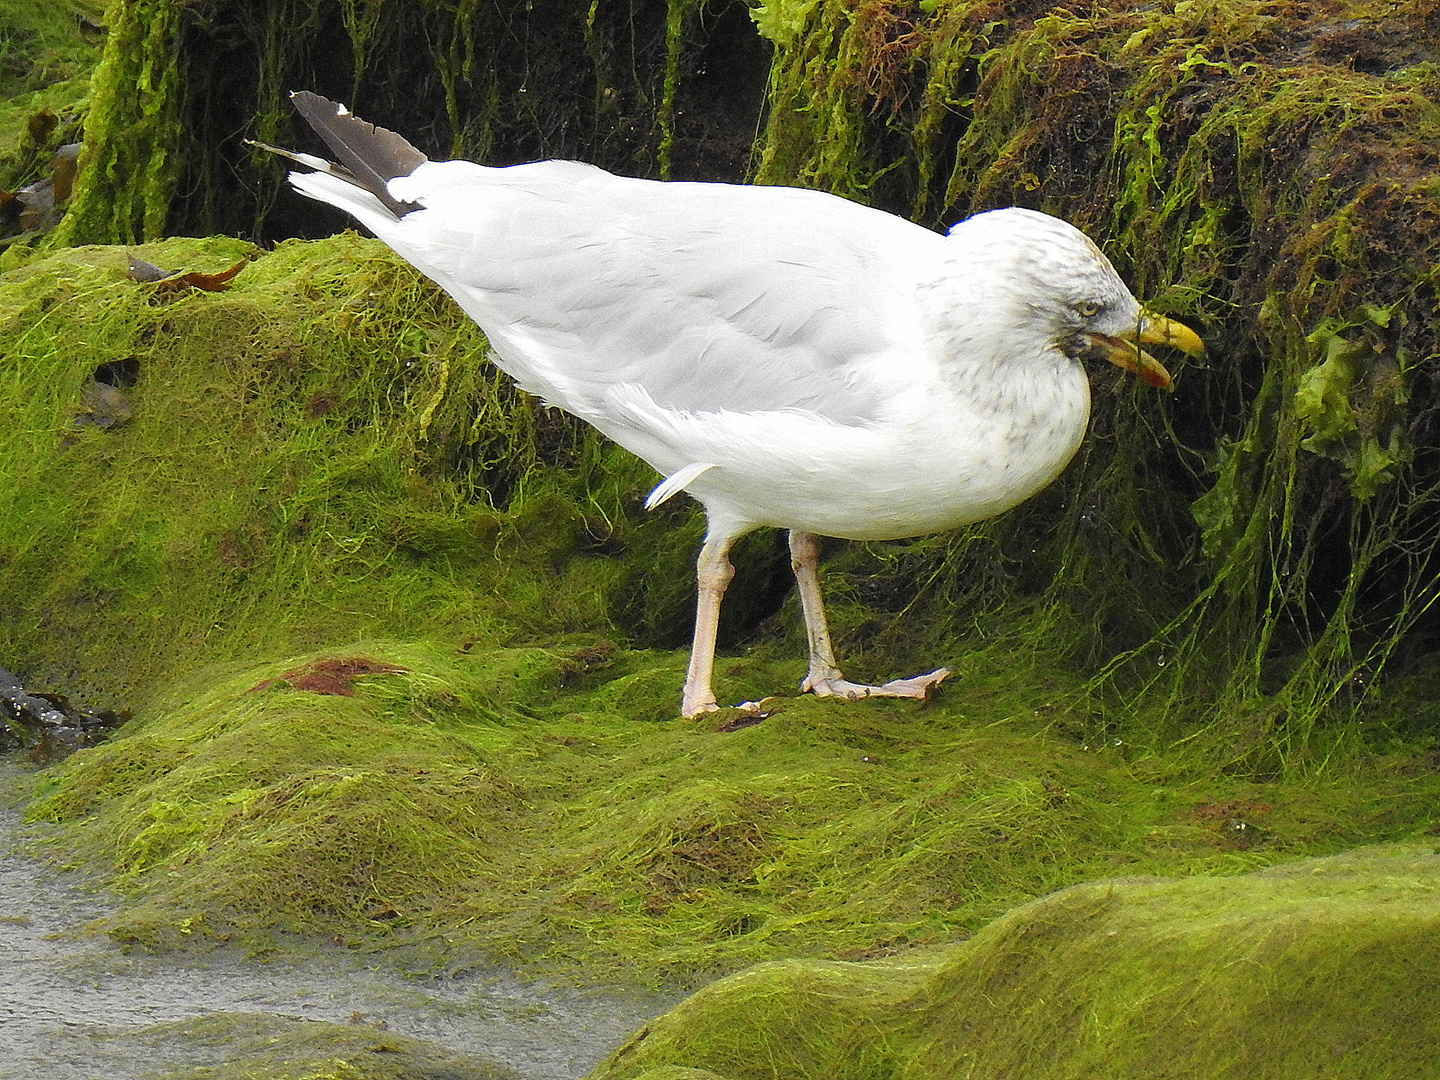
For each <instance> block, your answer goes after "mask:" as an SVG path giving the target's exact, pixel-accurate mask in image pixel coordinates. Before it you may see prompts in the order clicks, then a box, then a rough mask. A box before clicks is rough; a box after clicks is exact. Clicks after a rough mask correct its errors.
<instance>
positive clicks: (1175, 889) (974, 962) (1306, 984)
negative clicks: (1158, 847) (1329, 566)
mask: <svg viewBox="0 0 1440 1080" xmlns="http://www.w3.org/2000/svg"><path fill="white" fill-rule="evenodd" d="M1437 872H1440V857H1437V855H1436V852H1435V850H1434V845H1433V844H1432V845H1423V846H1408V847H1407V846H1397V847H1380V848H1369V849H1363V850H1360V851H1356V852H1352V853H1350V854H1347V855H1342V856H1336V857H1333V858H1328V859H1315V860H1307V861H1304V862H1299V863H1294V864H1291V865H1290V866H1287V867H1284V868H1283V869H1274V870H1267V871H1263V872H1259V873H1252V874H1247V875H1244V876H1240V877H1231V878H1223V879H1213V878H1202V879H1191V880H1187V881H1163V880H1156V879H1117V880H1114V881H1102V882H1096V883H1093V884H1089V885H1083V886H1080V887H1077V888H1073V889H1068V890H1065V891H1063V892H1059V893H1056V894H1054V895H1051V896H1048V897H1046V898H1044V899H1042V900H1038V901H1036V902H1035V903H1032V904H1028V905H1025V906H1024V907H1020V908H1017V909H1016V910H1014V911H1011V912H1009V913H1007V914H1006V915H1005V916H1003V917H1002V918H1000V919H997V920H996V921H995V922H993V923H991V924H990V925H989V926H987V927H985V929H983V930H982V931H980V932H979V933H978V934H976V935H975V937H974V939H973V940H970V941H967V942H964V943H962V944H959V945H955V946H952V947H950V948H948V949H944V950H938V951H935V952H932V953H928V954H920V955H917V956H910V957H904V958H897V959H894V960H886V961H877V962H871V963H864V964H838V963H820V962H800V961H796V962H790V963H779V964H768V965H764V966H762V967H757V968H753V969H751V970H749V971H745V972H742V973H740V974H738V975H734V976H731V977H730V978H728V979H724V980H722V981H720V982H717V983H715V984H713V985H711V986H709V987H707V988H706V989H705V990H703V991H701V992H700V993H698V994H696V995H695V996H694V997H692V998H690V999H689V1000H688V1001H686V1002H684V1003H682V1004H681V1005H679V1006H677V1007H676V1008H675V1009H674V1010H673V1011H671V1012H670V1013H668V1014H666V1015H665V1016H663V1017H661V1018H660V1019H658V1020H656V1021H655V1022H653V1023H651V1024H649V1025H648V1026H647V1027H646V1028H644V1029H643V1030H642V1031H641V1032H639V1033H638V1034H637V1035H636V1036H635V1037H634V1038H632V1039H631V1041H630V1042H629V1043H627V1044H626V1045H625V1046H623V1047H621V1048H620V1049H619V1050H618V1051H616V1053H615V1054H614V1055H613V1056H612V1057H611V1058H610V1060H609V1061H608V1062H607V1063H606V1064H605V1065H604V1066H602V1067H601V1068H600V1069H598V1070H597V1071H596V1072H595V1073H594V1074H593V1076H594V1078H595V1080H630V1078H634V1080H660V1078H661V1077H666V1078H669V1077H679V1076H689V1075H691V1074H690V1073H687V1072H684V1071H681V1070H683V1069H685V1068H696V1069H700V1070H704V1071H702V1072H700V1074H699V1075H703V1076H707V1077H709V1076H719V1077H724V1078H725V1080H778V1078H781V1077H784V1078H787V1080H799V1078H802V1077H810V1078H814V1080H826V1078H830V1077H837V1076H854V1077H861V1076H863V1077H882V1076H883V1077H893V1078H897V1080H901V1078H904V1080H911V1078H913V1080H922V1078H924V1080H936V1078H941V1077H947V1078H948V1077H970V1076H1023V1077H1026V1078H1027V1080H1072V1078H1073V1080H1081V1078H1090V1077H1111V1076H1113V1077H1133V1076H1147V1077H1190V1076H1204V1077H1207V1078H1214V1080H1230V1078H1233V1080H1254V1078H1256V1077H1265V1078H1267V1080H1282V1078H1290V1077H1293V1078H1295V1080H1309V1078H1311V1077H1315V1076H1327V1077H1335V1078H1337V1080H1341V1078H1345V1080H1349V1078H1365V1080H1380V1078H1394V1080H1401V1078H1407V1080H1408V1078H1412V1077H1414V1078H1418V1077H1433V1076H1436V1075H1440V1073H1437V1063H1436V1059H1435V1046H1436V1045H1437V1042H1440V978H1437V977H1436V974H1435V972H1436V970H1437V962H1440V896H1437V894H1436V888H1435V881H1436V875H1437Z"/></svg>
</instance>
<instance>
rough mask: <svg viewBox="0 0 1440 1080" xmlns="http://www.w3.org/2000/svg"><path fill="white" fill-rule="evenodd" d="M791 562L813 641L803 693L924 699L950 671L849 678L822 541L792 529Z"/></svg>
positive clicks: (806, 627)
mask: <svg viewBox="0 0 1440 1080" xmlns="http://www.w3.org/2000/svg"><path fill="white" fill-rule="evenodd" d="M790 565H791V567H792V568H793V569H794V571H795V584H796V585H797V586H798V587H799V590H800V609H801V611H803V612H804V614H805V636H806V638H808V639H809V643H810V671H809V674H807V675H806V676H805V681H804V682H802V683H801V684H800V689H801V691H802V692H803V691H806V690H808V691H810V692H812V693H814V694H815V695H816V696H818V697H840V698H847V699H849V700H851V701H854V700H856V699H858V698H866V697H905V698H923V697H925V696H926V695H927V694H928V693H929V692H930V688H931V687H932V686H935V685H936V684H938V683H939V682H941V681H942V680H943V679H945V678H946V676H948V675H949V674H950V669H949V668H939V669H937V670H935V671H932V672H930V674H928V675H916V676H915V677H914V678H913V679H893V680H891V681H890V682H887V683H884V684H883V685H881V686H864V685H862V684H860V683H852V682H850V681H848V680H847V679H846V678H845V677H844V676H843V675H842V674H841V673H840V668H839V667H838V666H837V665H836V663H835V646H834V645H833V644H832V642H831V640H830V626H829V623H828V622H827V621H826V618H825V601H824V599H823V598H822V597H821V595H820V575H819V570H818V568H819V565H820V542H819V541H818V540H817V539H816V538H815V534H814V533H807V532H799V531H798V530H792V531H791V533H790ZM697 633H698V630H697Z"/></svg>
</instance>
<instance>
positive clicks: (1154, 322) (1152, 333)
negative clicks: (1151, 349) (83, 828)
mask: <svg viewBox="0 0 1440 1080" xmlns="http://www.w3.org/2000/svg"><path fill="white" fill-rule="evenodd" d="M1086 336H1087V337H1089V338H1090V340H1091V341H1093V342H1094V343H1095V345H1096V347H1097V348H1098V349H1099V350H1100V352H1101V354H1102V355H1103V356H1104V357H1105V359H1106V360H1109V361H1110V362H1111V363H1112V364H1114V365H1115V366H1116V367H1122V368H1124V369H1125V370H1126V371H1133V372H1135V374H1136V375H1139V376H1140V378H1141V379H1143V380H1144V381H1145V382H1147V383H1149V384H1150V385H1151V386H1157V387H1159V388H1160V389H1161V390H1172V389H1174V380H1173V379H1171V378H1170V373H1169V372H1168V371H1166V370H1165V365H1164V364H1162V363H1160V361H1159V360H1156V359H1155V358H1154V357H1153V356H1151V355H1150V354H1149V353H1147V352H1146V351H1145V350H1144V349H1142V348H1140V345H1141V344H1145V345H1166V346H1169V347H1170V348H1172V349H1179V350H1180V351H1181V352H1183V353H1187V354H1188V355H1190V356H1204V355H1205V343H1204V342H1203V341H1201V340H1200V335H1199V334H1197V333H1195V331H1194V330H1191V329H1190V328H1189V327H1188V326H1186V325H1185V324H1184V323H1179V322H1176V321H1175V320H1174V319H1167V318H1166V317H1165V316H1164V315H1150V314H1146V315H1144V316H1142V317H1141V320H1140V325H1139V327H1137V328H1136V331H1135V332H1134V333H1133V334H1126V335H1125V336H1124V337H1111V336H1110V335H1109V334H1093V333H1092V334H1088V335H1086Z"/></svg>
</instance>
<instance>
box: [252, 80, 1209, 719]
mask: <svg viewBox="0 0 1440 1080" xmlns="http://www.w3.org/2000/svg"><path fill="white" fill-rule="evenodd" d="M291 100H292V101H293V103H294V105H295V106H296V108H297V109H298V110H299V112H300V114H301V115H302V116H303V117H304V118H305V120H306V121H307V122H308V123H309V124H310V125H311V127H313V128H314V129H315V131H316V132H317V133H318V134H319V135H320V136H321V138H322V139H323V140H324V141H325V143H326V144H327V145H328V146H329V148H330V150H331V152H332V153H333V154H334V155H335V156H336V158H338V163H331V162H330V161H327V160H326V159H324V158H320V157H316V156H314V155H310V154H297V153H292V152H290V151H285V150H280V149H278V148H276V147H272V146H268V145H265V144H256V145H258V146H260V147H261V148H262V149H264V150H270V151H274V152H276V153H279V154H281V155H283V156H285V157H287V158H289V159H290V160H292V161H295V162H296V163H298V164H300V165H302V166H304V167H305V168H306V169H307V170H309V171H306V172H300V171H293V172H291V173H290V174H289V181H290V183H291V184H292V185H294V187H295V188H296V189H297V190H299V191H300V192H301V193H302V194H304V195H307V196H309V197H310V198H313V199H317V200H319V201H320V202H324V203H329V204H330V205H332V206H335V207H338V208H340V209H341V210H344V211H347V212H348V213H349V214H351V215H353V216H354V217H355V218H356V219H357V220H358V221H359V222H360V223H361V224H363V225H364V226H365V227H366V228H367V229H369V230H370V231H371V232H373V233H374V234H375V235H376V236H377V237H379V238H380V239H381V240H383V241H384V242H385V243H386V244H388V245H389V246H390V247H391V248H393V249H394V250H395V251H396V252H397V253H398V254H399V255H400V256H401V257H402V258H404V259H405V260H406V261H407V262H409V263H411V264H412V265H414V266H415V267H416V268H417V269H419V270H420V271H421V272H422V273H424V274H425V275H426V276H427V277H429V278H431V279H432V280H433V281H435V282H436V284H438V285H439V286H440V287H441V288H442V289H444V290H445V291H446V292H447V293H449V294H450V296H451V297H453V298H454V299H455V301H456V302H457V303H458V304H459V305H460V307H461V308H463V309H464V311H465V313H466V314H467V315H469V316H470V318H471V319H473V320H474V321H475V322H476V323H477V324H478V325H479V326H480V328H481V329H482V330H483V331H484V333H485V335H486V337H487V338H488V339H489V343H490V346H491V348H492V350H493V360H494V362H495V363H496V364H497V365H498V366H499V367H500V368H501V369H502V370H503V371H505V372H506V373H507V374H508V375H509V376H510V377H511V378H512V379H513V380H514V381H515V383H516V385H517V386H519V387H520V388H521V389H523V390H525V391H528V392H529V393H531V394H534V395H536V396H537V397H539V398H541V399H542V400H543V401H544V402H546V403H547V404H550V405H555V406H558V407H559V408H561V409H564V410H566V411H567V412H570V413H572V414H574V415H575V416H578V417H580V418H581V419H582V420H585V421H586V422H587V423H589V424H591V425H593V426H594V427H595V428H597V429H598V430H599V431H600V432H602V433H603V434H605V435H606V436H608V437H609V438H611V439H613V440H614V441H615V442H617V443H619V444H620V445H621V446H623V447H625V448H626V449H628V450H630V451H631V452H633V453H635V454H636V455H638V456H639V457H641V458H643V459H644V460H645V461H647V462H648V463H649V464H650V465H652V466H653V467H654V468H655V469H656V471H657V472H659V473H660V475H661V476H662V477H663V479H662V480H661V482H660V484H659V485H658V486H657V487H656V488H655V489H654V491H653V492H651V494H650V497H649V499H648V500H647V501H646V504H645V505H646V506H647V508H648V507H655V506H658V505H660V504H661V503H663V502H665V501H666V500H667V499H670V498H672V497H673V496H675V495H676V494H678V493H680V492H682V491H683V492H686V493H687V494H689V495H690V496H692V497H693V498H694V499H696V500H698V501H699V502H700V504H701V505H702V506H703V507H704V508H705V514H706V519H707V531H706V535H705V541H704V544H703V546H702V547H701V549H700V555H699V559H698V560H697V563H696V581H697V585H698V602H697V607H696V615H695V637H694V645H693V648H692V650H691V653H690V664H689V669H688V671H687V673H686V677H685V685H684V690H683V693H682V697H681V713H682V714H683V715H684V716H685V717H696V716H699V715H702V714H704V713H708V712H711V711H713V710H715V709H717V708H719V705H718V703H717V700H716V696H715V690H714V684H713V673H714V664H715V636H716V629H717V625H718V621H719V614H720V604H721V600H722V598H723V597H724V595H725V589H726V586H727V585H728V584H729V583H730V580H731V578H732V577H733V575H734V568H733V567H732V566H731V563H730V560H729V558H728V553H729V551H730V549H731V547H732V545H733V544H734V543H735V541H736V540H737V539H739V538H740V537H741V536H744V535H745V534H747V533H749V532H751V531H753V530H755V529H759V528H762V527H767V526H768V527H773V528H781V529H787V530H789V542H790V555H791V562H792V565H793V568H794V571H795V578H796V583H797V586H798V591H799V596H800V604H801V608H802V610H803V613H804V621H805V630H806V637H807V639H808V645H809V671H808V673H807V674H806V676H805V679H804V681H803V682H802V683H801V687H800V688H801V691H802V692H804V691H809V692H811V693H814V694H816V695H819V696H822V697H836V698H842V699H850V700H854V699H860V698H869V697H898V698H924V697H926V696H927V694H928V693H929V692H930V690H931V688H932V687H934V686H935V685H936V684H937V683H939V682H940V681H941V680H943V679H945V678H946V677H947V676H948V675H949V674H950V671H949V669H948V668H943V667H942V668H939V669H938V670H936V671H932V672H930V673H928V674H925V675H918V676H915V677H913V678H907V679H895V680H893V681H890V682H886V683H883V684H880V685H878V686H869V685H864V684H861V683H855V682H851V681H850V680H848V679H846V678H845V676H844V675H843V674H842V673H841V670H840V667H839V665H838V663H837V662H836V659H835V650H834V645H833V643H832V640H831V636H830V630H829V627H828V623H827V620H826V616H825V607H824V602H823V600H822V598H821V590H820V580H819V573H818V563H819V555H820V548H819V542H818V539H817V538H818V537H819V536H834V537H842V538H846V539H851V540H894V539H899V538H902V537H912V536H920V535H925V534H929V533H935V532H941V531H944V530H950V529H955V528H957V527H959V526H962V525H969V524H971V523H973V522H977V521H981V520H984V519H986V518H990V517H993V516H995V515H996V514H1000V513H1003V512H1004V511H1006V510H1008V509H1010V508H1011V507H1013V506H1016V505H1017V504H1019V503H1021V502H1023V501H1024V500H1026V499H1028V498H1030V496H1032V495H1034V494H1035V493H1036V492H1038V491H1040V490H1041V489H1042V488H1044V487H1045V486H1046V485H1048V484H1049V483H1050V482H1051V481H1053V480H1054V479H1055V478H1056V477H1057V476H1058V475H1059V474H1060V472H1061V470H1063V469H1064V467H1065V466H1066V464H1067V463H1068V462H1069V461H1070V458H1071V457H1072V456H1073V455H1074V453H1075V451H1076V449H1077V448H1078V447H1079V445H1080V441H1081V437H1082V436H1083V434H1084V432H1085V427H1086V424H1087V422H1088V419H1089V412H1090V385H1089V380H1088V378H1087V375H1086V372H1085V369H1084V367H1083V366H1082V361H1085V360H1088V359H1092V358H1095V359H1103V360H1108V361H1109V362H1111V363H1113V364H1116V365H1118V366H1120V367H1122V368H1125V369H1128V370H1130V371H1133V372H1135V373H1136V374H1137V375H1138V376H1139V377H1140V378H1141V379H1143V380H1144V381H1145V382H1147V383H1150V384H1152V385H1154V386H1157V387H1162V388H1169V387H1170V384H1171V379H1170V375H1169V374H1168V372H1167V371H1166V370H1165V368H1164V367H1163V366H1162V365H1161V364H1160V363H1159V362H1158V361H1156V360H1155V359H1154V358H1153V357H1151V356H1150V355H1149V354H1148V353H1146V352H1145V351H1143V350H1142V349H1141V347H1140V346H1141V345H1142V344H1149V345H1163V346H1171V347H1175V348H1178V349H1180V350H1182V351H1183V352H1186V353H1188V354H1191V355H1195V356H1199V355H1203V351H1204V349H1203V345H1202V344H1201V341H1200V338H1199V337H1198V336H1197V335H1196V334H1195V332H1194V331H1192V330H1191V329H1190V328H1188V327H1187V326H1185V325H1183V324H1181V323H1179V322H1175V321H1173V320H1170V319H1167V318H1165V317H1163V316H1160V315H1157V314H1153V313H1150V312H1146V311H1144V310H1142V308H1141V306H1140V304H1139V302H1138V301H1136V299H1135V298H1134V296H1132V295H1131V293H1130V291H1129V290H1128V289H1127V288H1126V287H1125V285H1124V283H1123V282H1122V281H1121V280H1120V277H1119V275H1118V274H1116V272H1115V269H1114V267H1113V266H1111V264H1110V261H1109V260H1108V259H1107V258H1106V257H1105V255H1104V254H1103V253H1102V252H1101V251H1100V249H1099V248H1098V247H1097V246H1096V245H1095V244H1094V243H1093V242H1092V241H1091V240H1090V239H1089V238H1088V237H1086V236H1085V234H1084V233H1082V232H1080V230H1078V229H1076V228H1074V227H1073V226H1071V225H1069V224H1067V223H1066V222H1064V221H1061V220H1060V219H1058V218H1055V217H1051V216H1050V215H1048V214H1042V213H1039V212H1037V211H1034V210H1025V209H1018V208H1010V209H1002V210H992V211H989V212H986V213H980V214H976V215H974V216H973V217H970V218H967V219H966V220H964V221H962V222H960V223H959V224H958V225H956V226H954V227H953V228H952V229H950V230H949V232H948V234H944V235H942V234H940V233H937V232H934V231H932V230H930V229H926V228H924V227H922V226H920V225H916V224H914V223H913V222H910V221H907V220H905V219H904V218H901V217H897V216H895V215H893V214H888V213H885V212H883V211H880V210H876V209H872V208H870V207H866V206H862V205H860V204H858V203H854V202H850V201H848V200H846V199H843V198H840V197H837V196H834V195H829V194H826V193H823V192H819V191H813V190H806V189H801V188H790V187H768V186H758V185H738V184H718V183H688V182H667V181H656V180H640V179H633V178H629V177H621V176H615V175H613V174H611V173H609V172H606V171H605V170H603V169H600V168H597V167H595V166H592V165H587V164H583V163H580V162H575V161H540V162H533V163H529V164H523V165H513V166H508V167H503V168H491V167H486V166H483V165H477V164H475V163H473V162H469V161H431V160H429V159H427V158H426V156H425V155H424V154H422V153H421V152H420V151H419V150H417V149H415V147H413V146H412V145H410V143H408V142H407V141H405V139H403V138H402V137H401V136H399V135H397V134H396V133H394V132H392V131H388V130H386V129H385V128H381V127H376V126H375V125H373V124H370V123H367V122H366V121H364V120H361V119H360V118H359V117H356V116H354V115H352V114H351V113H350V112H349V111H348V110H347V109H346V108H345V107H344V106H343V105H340V104H338V103H336V102H334V101H331V100H329V99H327V98H324V97H321V96H319V95H318V94H313V93H310V92H308V91H302V92H298V93H295V94H292V95H291ZM752 704H753V703H752Z"/></svg>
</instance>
